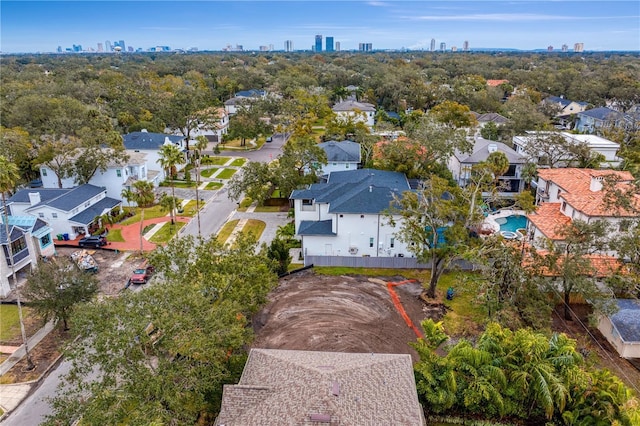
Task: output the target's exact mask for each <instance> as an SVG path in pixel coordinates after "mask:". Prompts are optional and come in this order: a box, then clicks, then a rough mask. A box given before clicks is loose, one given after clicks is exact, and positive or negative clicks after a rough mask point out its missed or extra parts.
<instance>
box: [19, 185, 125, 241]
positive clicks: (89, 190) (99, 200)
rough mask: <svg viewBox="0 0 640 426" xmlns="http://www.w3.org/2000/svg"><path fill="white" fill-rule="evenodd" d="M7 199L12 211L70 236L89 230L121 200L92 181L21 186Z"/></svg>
mask: <svg viewBox="0 0 640 426" xmlns="http://www.w3.org/2000/svg"><path fill="white" fill-rule="evenodd" d="M8 202H9V210H10V211H11V214H12V215H16V216H20V215H31V216H34V217H37V218H39V219H41V220H43V221H44V222H46V223H47V225H48V226H50V227H51V228H52V229H53V232H54V233H55V234H67V235H68V238H69V239H75V238H76V237H77V236H78V235H84V234H89V228H90V226H91V225H92V224H93V221H94V219H95V218H96V217H98V216H102V215H103V214H105V213H108V212H110V211H111V210H113V209H114V208H116V207H119V206H120V205H121V203H122V202H121V201H120V200H116V199H114V198H109V197H107V190H106V188H104V187H99V186H95V185H90V184H85V185H81V186H78V187H75V188H71V189H41V188H34V189H21V190H20V191H18V192H16V193H15V194H14V195H13V196H12V197H11V198H9V200H8Z"/></svg>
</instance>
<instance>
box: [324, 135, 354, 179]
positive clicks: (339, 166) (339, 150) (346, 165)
mask: <svg viewBox="0 0 640 426" xmlns="http://www.w3.org/2000/svg"><path fill="white" fill-rule="evenodd" d="M318 146H319V147H320V148H322V149H323V150H324V152H325V153H326V154H327V165H326V166H324V167H323V168H322V172H321V173H322V174H323V175H328V174H330V173H332V172H337V171H340V170H355V169H357V168H358V166H359V165H360V161H361V153H360V144H359V143H356V142H352V141H349V140H345V141H342V142H338V141H327V142H323V143H320V144H318Z"/></svg>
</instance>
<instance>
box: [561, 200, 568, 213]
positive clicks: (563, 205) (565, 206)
mask: <svg viewBox="0 0 640 426" xmlns="http://www.w3.org/2000/svg"><path fill="white" fill-rule="evenodd" d="M566 209H567V203H566V202H565V201H563V202H562V207H560V210H562V211H565V210H566Z"/></svg>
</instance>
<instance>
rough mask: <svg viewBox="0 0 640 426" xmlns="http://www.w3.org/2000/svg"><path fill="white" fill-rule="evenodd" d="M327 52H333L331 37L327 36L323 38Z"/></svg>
mask: <svg viewBox="0 0 640 426" xmlns="http://www.w3.org/2000/svg"><path fill="white" fill-rule="evenodd" d="M324 50H326V51H327V52H333V37H327V38H326V39H325V49H324Z"/></svg>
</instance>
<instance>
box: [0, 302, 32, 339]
mask: <svg viewBox="0 0 640 426" xmlns="http://www.w3.org/2000/svg"><path fill="white" fill-rule="evenodd" d="M30 313H31V311H30V310H29V308H26V307H24V306H23V307H22V316H23V318H26V317H28V316H29V315H30ZM19 336H20V317H19V316H18V307H17V306H16V305H0V340H14V339H16V338H17V337H19Z"/></svg>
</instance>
